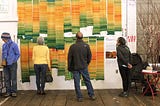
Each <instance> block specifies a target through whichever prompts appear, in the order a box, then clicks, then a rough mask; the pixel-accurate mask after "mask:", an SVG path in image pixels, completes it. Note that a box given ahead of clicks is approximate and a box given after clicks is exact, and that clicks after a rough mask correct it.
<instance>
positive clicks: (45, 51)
mask: <svg viewBox="0 0 160 106" xmlns="http://www.w3.org/2000/svg"><path fill="white" fill-rule="evenodd" d="M37 44H38V45H36V46H34V47H33V54H32V60H33V64H34V70H35V73H36V85H37V94H42V95H45V92H44V88H45V77H46V71H47V70H48V69H49V70H51V66H50V56H49V48H48V47H47V46H46V45H44V38H43V37H42V36H39V37H38V38H37Z"/></svg>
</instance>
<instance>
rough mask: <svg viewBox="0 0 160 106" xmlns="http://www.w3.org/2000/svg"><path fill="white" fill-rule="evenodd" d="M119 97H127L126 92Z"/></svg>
mask: <svg viewBox="0 0 160 106" xmlns="http://www.w3.org/2000/svg"><path fill="white" fill-rule="evenodd" d="M119 96H120V97H128V93H127V92H122V93H120V94H119Z"/></svg>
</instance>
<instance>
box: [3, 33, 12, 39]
mask: <svg viewBox="0 0 160 106" xmlns="http://www.w3.org/2000/svg"><path fill="white" fill-rule="evenodd" d="M1 38H3V39H10V38H11V36H10V33H7V32H3V33H2V35H1Z"/></svg>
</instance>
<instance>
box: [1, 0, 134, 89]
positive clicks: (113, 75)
mask: <svg viewBox="0 0 160 106" xmlns="http://www.w3.org/2000/svg"><path fill="white" fill-rule="evenodd" d="M17 24H18V16H17V0H0V34H1V33H2V32H9V33H10V34H11V35H12V39H13V40H14V41H15V42H17V43H18V45H20V44H19V40H17ZM119 36H124V37H125V38H126V39H127V40H128V46H129V47H130V49H131V51H132V52H136V0H122V32H116V33H115V35H107V36H105V39H104V50H105V51H107V50H113V51H114V50H115V49H116V48H115V47H116V39H117V37H119ZM2 44H3V42H2V41H1V40H0V47H2V46H1V45H2ZM0 49H1V48H0ZM0 51H1V50H0ZM0 60H1V57H0ZM104 64H105V66H104V69H105V70H104V80H98V81H97V80H92V84H93V87H94V88H95V89H119V88H122V83H121V77H120V74H119V71H118V65H117V61H116V59H106V58H105V54H104ZM17 71H18V72H17V86H18V89H19V90H35V89H36V81H35V76H31V77H30V79H31V80H30V82H25V83H22V82H21V68H20V60H19V65H18V70H17ZM52 75H53V78H54V81H53V83H47V84H46V89H49V90H57V89H58V90H64V89H74V83H73V80H67V81H66V80H65V77H64V76H57V69H52ZM81 88H82V89H86V87H85V86H82V87H81Z"/></svg>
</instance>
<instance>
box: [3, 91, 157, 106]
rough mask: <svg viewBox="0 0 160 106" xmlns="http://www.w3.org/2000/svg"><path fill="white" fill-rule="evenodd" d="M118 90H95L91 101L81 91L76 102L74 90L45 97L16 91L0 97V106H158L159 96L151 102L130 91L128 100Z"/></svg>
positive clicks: (148, 97)
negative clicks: (78, 100) (8, 95)
mask: <svg viewBox="0 0 160 106" xmlns="http://www.w3.org/2000/svg"><path fill="white" fill-rule="evenodd" d="M120 92H121V90H120V89H118V90H117V89H106V90H95V95H96V97H97V99H96V100H95V101H91V100H90V99H89V97H88V95H87V91H86V90H82V93H83V96H84V101H83V102H77V100H76V97H75V92H74V90H47V91H46V93H47V94H46V95H37V94H36V91H31V90H29V91H18V96H17V97H16V98H14V97H8V98H4V97H3V96H1V97H0V106H160V96H159V95H160V94H159V95H157V96H155V100H154V101H153V100H152V97H151V96H142V94H141V93H140V92H135V91H132V92H131V93H130V96H129V97H128V98H123V97H119V96H118V94H119V93H120Z"/></svg>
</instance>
